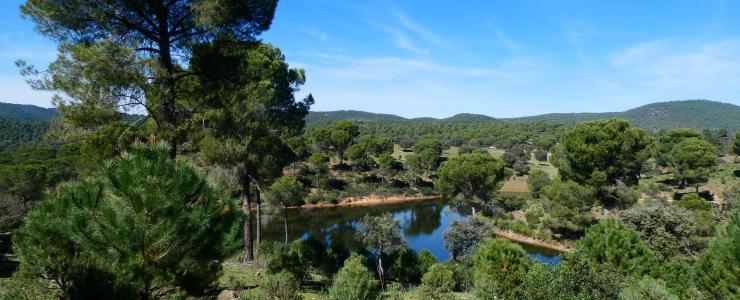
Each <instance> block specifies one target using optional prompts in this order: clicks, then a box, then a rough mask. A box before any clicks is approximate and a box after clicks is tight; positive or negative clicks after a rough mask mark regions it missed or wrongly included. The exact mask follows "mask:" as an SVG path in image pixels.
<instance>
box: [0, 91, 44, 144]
mask: <svg viewBox="0 0 740 300" xmlns="http://www.w3.org/2000/svg"><path fill="white" fill-rule="evenodd" d="M2 104H5V103H0V105H2ZM49 127H50V124H49V121H46V120H41V121H24V120H18V119H15V118H12V117H6V116H2V115H0V152H3V151H13V150H17V149H19V148H24V147H35V146H45V145H47V144H53V143H52V141H48V140H47V139H46V138H45V136H46V133H47V131H48V130H49Z"/></svg>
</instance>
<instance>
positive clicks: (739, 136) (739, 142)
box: [732, 131, 740, 156]
mask: <svg viewBox="0 0 740 300" xmlns="http://www.w3.org/2000/svg"><path fill="white" fill-rule="evenodd" d="M732 153H735V155H738V156H740V131H738V132H735V142H734V143H733V144H732Z"/></svg>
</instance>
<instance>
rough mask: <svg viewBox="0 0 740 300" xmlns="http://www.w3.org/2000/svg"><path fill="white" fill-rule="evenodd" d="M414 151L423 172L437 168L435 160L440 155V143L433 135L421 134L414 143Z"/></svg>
mask: <svg viewBox="0 0 740 300" xmlns="http://www.w3.org/2000/svg"><path fill="white" fill-rule="evenodd" d="M414 153H415V155H416V157H417V158H418V160H419V165H420V166H421V170H423V172H424V173H425V174H429V173H431V172H434V171H435V170H436V169H437V161H438V160H439V157H440V156H441V155H442V143H441V142H440V141H439V140H438V139H437V138H435V137H433V136H423V137H421V138H420V139H419V140H418V141H416V144H414Z"/></svg>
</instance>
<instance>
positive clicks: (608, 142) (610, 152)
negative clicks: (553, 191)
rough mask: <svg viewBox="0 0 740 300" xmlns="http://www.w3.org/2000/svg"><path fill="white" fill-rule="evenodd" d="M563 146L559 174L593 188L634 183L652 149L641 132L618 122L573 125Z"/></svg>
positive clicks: (646, 137)
mask: <svg viewBox="0 0 740 300" xmlns="http://www.w3.org/2000/svg"><path fill="white" fill-rule="evenodd" d="M562 143H563V147H564V149H563V150H564V151H563V154H564V159H563V160H560V161H559V163H560V165H559V166H558V167H559V169H560V172H561V175H563V177H564V178H567V179H572V180H575V181H577V182H579V183H581V184H588V185H592V186H596V187H600V186H604V185H613V184H616V183H617V182H624V183H626V184H628V185H629V184H635V183H637V179H638V176H639V175H640V171H641V170H642V164H643V163H644V162H645V160H647V159H648V157H649V156H650V150H651V141H650V139H649V137H648V136H647V134H646V133H645V131H644V130H642V129H639V128H635V127H631V126H630V124H629V122H627V121H624V120H619V119H610V120H597V121H589V122H583V123H580V124H578V125H575V126H573V127H572V128H571V129H570V130H568V132H567V133H566V134H565V136H564V137H563V140H562ZM563 165H565V166H563Z"/></svg>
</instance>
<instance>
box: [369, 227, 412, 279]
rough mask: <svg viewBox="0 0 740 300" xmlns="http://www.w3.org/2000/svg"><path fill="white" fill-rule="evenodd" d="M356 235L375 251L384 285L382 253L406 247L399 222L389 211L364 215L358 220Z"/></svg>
mask: <svg viewBox="0 0 740 300" xmlns="http://www.w3.org/2000/svg"><path fill="white" fill-rule="evenodd" d="M356 237H357V239H358V240H360V241H362V243H363V244H365V245H366V246H367V247H370V248H371V249H372V250H373V251H374V252H375V254H376V256H377V258H378V265H377V267H378V275H379V276H380V284H381V286H384V285H385V275H384V271H383V258H382V256H383V254H392V253H393V252H396V251H399V250H403V249H405V248H406V247H408V245H406V240H405V239H404V238H403V236H402V235H401V223H399V222H398V221H396V220H394V219H393V215H391V214H390V213H385V214H382V215H380V216H370V215H366V216H364V217H362V219H361V220H360V230H358V231H357V233H356Z"/></svg>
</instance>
